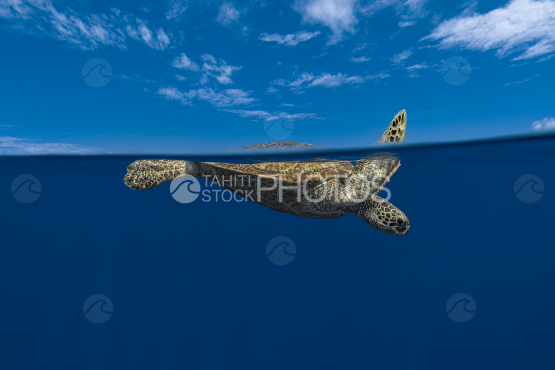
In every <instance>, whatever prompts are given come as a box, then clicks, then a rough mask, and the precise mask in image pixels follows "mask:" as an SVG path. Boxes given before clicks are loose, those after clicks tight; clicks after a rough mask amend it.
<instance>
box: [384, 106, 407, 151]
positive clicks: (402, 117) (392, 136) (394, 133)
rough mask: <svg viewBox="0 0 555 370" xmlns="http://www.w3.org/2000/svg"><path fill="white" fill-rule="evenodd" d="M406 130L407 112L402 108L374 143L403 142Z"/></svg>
mask: <svg viewBox="0 0 555 370" xmlns="http://www.w3.org/2000/svg"><path fill="white" fill-rule="evenodd" d="M406 131H407V112H406V111H405V110H404V109H403V110H402V111H400V112H399V113H397V115H396V116H395V117H393V121H391V123H390V124H389V127H388V128H387V130H386V131H385V132H384V133H383V135H382V137H381V138H380V140H378V142H377V143H376V144H397V143H404V142H405V132H406Z"/></svg>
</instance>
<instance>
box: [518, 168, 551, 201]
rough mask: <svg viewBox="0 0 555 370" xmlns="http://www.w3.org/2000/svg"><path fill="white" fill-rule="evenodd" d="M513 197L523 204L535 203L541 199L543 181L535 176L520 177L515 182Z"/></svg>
mask: <svg viewBox="0 0 555 370" xmlns="http://www.w3.org/2000/svg"><path fill="white" fill-rule="evenodd" d="M514 190H515V195H516V197H517V199H518V200H520V201H521V202H523V203H536V202H537V201H538V200H540V199H541V197H543V191H544V186H543V181H542V179H540V178H539V177H538V176H536V175H531V174H528V175H522V176H520V177H519V178H518V179H517V180H516V182H515V188H514Z"/></svg>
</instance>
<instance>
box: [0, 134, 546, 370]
mask: <svg viewBox="0 0 555 370" xmlns="http://www.w3.org/2000/svg"><path fill="white" fill-rule="evenodd" d="M379 150H387V151H389V152H394V153H396V155H398V156H399V158H401V167H400V168H399V170H398V171H397V172H396V173H395V175H394V176H393V177H392V179H391V182H389V183H388V184H387V185H386V187H387V188H388V190H389V191H390V192H391V198H390V202H391V203H393V204H394V205H395V206H397V207H398V208H399V209H401V210H402V211H403V212H404V213H405V214H406V215H407V217H408V218H409V220H410V225H411V227H410V231H409V232H408V234H407V235H406V236H405V237H399V236H392V235H386V234H383V233H380V232H379V231H376V230H374V229H373V228H371V227H370V226H368V225H367V224H366V223H365V222H364V221H363V220H361V219H360V218H358V217H357V216H355V215H352V214H347V215H345V216H343V217H341V218H337V219H307V218H299V217H295V216H292V215H288V214H283V213H279V212H276V211H273V210H271V209H268V208H266V207H263V206H261V205H258V204H256V203H254V202H252V201H237V200H235V199H233V200H231V201H225V200H222V198H221V197H219V198H218V200H216V198H215V197H214V196H212V197H211V200H210V201H205V200H206V198H205V197H202V196H199V197H198V198H197V199H196V200H194V201H191V202H189V203H180V202H179V201H176V199H174V196H173V195H172V193H171V192H170V186H171V183H165V184H162V185H160V186H158V187H156V188H154V189H150V190H144V191H134V190H131V189H129V188H128V187H127V186H125V185H124V183H123V181H122V180H123V177H124V176H125V174H126V167H127V166H128V165H129V164H130V163H132V162H133V161H135V160H137V159H149V158H167V159H188V160H195V161H219V162H235V163H250V162H253V161H280V160H308V159H311V158H320V159H322V158H324V159H327V160H350V161H354V160H356V159H358V158H361V157H364V156H367V155H371V154H372V153H374V152H375V151H376V147H373V148H361V149H355V150H321V149H320V150H314V149H311V150H308V151H299V152H266V153H256V152H248V153H236V152H224V153H217V154H214V155H192V154H190V155H183V156H175V155H174V156H169V155H165V156H164V155H159V156H152V155H140V154H138V155H120V156H117V155H114V156H67V157H64V156H53V157H38V156H34V157H15V156H2V157H0V169H1V171H0V204H1V213H0V217H1V228H2V237H1V239H0V245H1V255H0V299H1V302H2V304H1V305H0V368H1V369H71V370H75V369H95V370H98V369H257V370H259V369H264V370H270V369H348V370H351V369H554V368H555V350H554V348H555V314H554V309H555V267H554V266H555V248H554V247H555V245H554V241H553V240H554V239H553V230H554V227H553V222H554V217H553V210H554V209H555V136H553V135H547V136H534V137H521V138H509V139H499V140H484V141H478V142H469V143H454V144H444V145H416V146H395V147H393V146H392V147H387V148H384V147H381V148H379ZM22 175H25V176H22ZM200 186H201V190H206V189H207V187H206V184H205V183H204V180H202V181H200ZM208 188H209V191H210V192H211V194H213V195H214V194H216V190H218V189H219V188H218V187H217V186H213V187H208ZM219 190H221V189H219ZM218 194H220V195H221V194H222V193H218ZM380 195H382V196H384V193H383V192H382V193H380ZM228 198H229V197H226V198H224V199H228Z"/></svg>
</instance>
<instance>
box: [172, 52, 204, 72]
mask: <svg viewBox="0 0 555 370" xmlns="http://www.w3.org/2000/svg"><path fill="white" fill-rule="evenodd" d="M172 66H174V67H175V68H179V69H188V70H191V71H198V70H199V66H198V64H196V63H195V62H193V61H192V60H191V59H189V58H188V57H187V55H185V53H181V55H179V56H178V57H176V58H175V59H174V60H173V63H172Z"/></svg>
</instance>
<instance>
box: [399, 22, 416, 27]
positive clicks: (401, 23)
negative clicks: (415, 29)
mask: <svg viewBox="0 0 555 370" xmlns="http://www.w3.org/2000/svg"><path fill="white" fill-rule="evenodd" d="M415 24H416V22H415V21H405V22H399V23H397V25H398V26H399V27H410V26H414V25H415Z"/></svg>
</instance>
